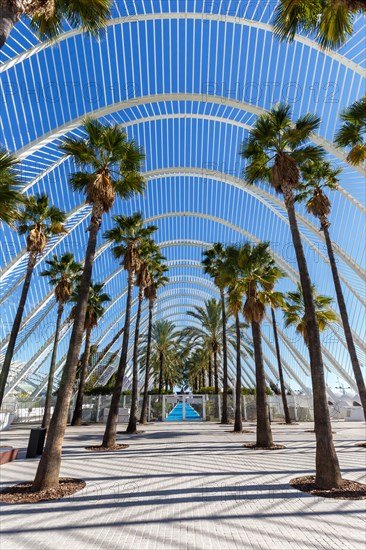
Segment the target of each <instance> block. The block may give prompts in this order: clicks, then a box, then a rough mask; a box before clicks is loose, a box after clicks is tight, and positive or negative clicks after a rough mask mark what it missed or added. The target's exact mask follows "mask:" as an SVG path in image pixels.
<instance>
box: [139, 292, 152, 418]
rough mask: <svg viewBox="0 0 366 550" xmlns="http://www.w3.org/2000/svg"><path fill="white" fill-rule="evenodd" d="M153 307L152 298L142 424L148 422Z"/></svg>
mask: <svg viewBox="0 0 366 550" xmlns="http://www.w3.org/2000/svg"><path fill="white" fill-rule="evenodd" d="M153 307H154V302H153V301H152V300H150V303H149V328H148V332H147V350H146V365H145V386H144V398H143V400H142V407H141V417H140V424H146V423H147V400H148V391H149V379H150V355H151V335H152V319H153Z"/></svg>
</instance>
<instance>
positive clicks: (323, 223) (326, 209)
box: [296, 104, 366, 418]
mask: <svg viewBox="0 0 366 550" xmlns="http://www.w3.org/2000/svg"><path fill="white" fill-rule="evenodd" d="M365 105H366V104H365ZM340 172H341V170H340V169H337V168H333V167H332V166H331V165H330V163H329V162H325V161H323V162H307V163H305V164H304V165H303V166H302V169H301V174H302V179H303V185H301V187H300V188H299V193H298V195H297V197H296V198H297V200H300V201H303V202H305V204H306V208H307V211H308V212H309V213H311V214H313V215H314V216H315V217H316V218H318V220H319V222H320V229H321V231H323V233H324V238H325V243H326V245H327V251H328V257H329V263H330V267H331V270H332V275H333V281H334V286H335V290H336V296H337V302H338V307H339V313H340V315H341V319H342V324H343V329H344V335H345V338H346V342H347V347H348V353H349V356H350V359H351V363H352V368H353V372H354V375H355V379H356V383H357V388H358V392H359V395H360V399H361V403H362V407H363V412H364V416H365V418H366V387H365V381H364V379H363V376H362V371H361V367H360V363H359V360H358V357H357V352H356V347H355V343H354V341H353V335H352V331H351V325H350V322H349V319H348V312H347V307H346V301H345V299H344V295H343V291H342V286H341V281H340V278H339V273H338V268H337V262H336V259H335V256H334V251H333V245H332V241H331V238H330V234H329V226H330V221H329V214H330V210H331V203H330V200H329V198H328V196H327V194H326V191H328V190H329V191H332V190H335V189H337V183H338V180H337V176H338V174H339V173H340Z"/></svg>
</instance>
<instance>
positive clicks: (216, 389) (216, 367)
mask: <svg viewBox="0 0 366 550" xmlns="http://www.w3.org/2000/svg"><path fill="white" fill-rule="evenodd" d="M214 378H215V393H216V395H218V394H219V369H218V365H217V351H214Z"/></svg>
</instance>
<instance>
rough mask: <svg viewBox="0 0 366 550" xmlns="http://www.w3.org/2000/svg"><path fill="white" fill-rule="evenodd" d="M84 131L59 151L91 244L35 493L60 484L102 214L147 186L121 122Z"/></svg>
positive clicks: (86, 125)
mask: <svg viewBox="0 0 366 550" xmlns="http://www.w3.org/2000/svg"><path fill="white" fill-rule="evenodd" d="M83 129H84V132H85V136H84V137H82V138H81V139H77V138H73V137H67V138H65V140H64V142H63V143H62V145H61V150H62V151H63V152H64V153H65V154H66V155H71V156H72V157H73V159H74V160H75V162H76V164H77V165H78V166H79V167H80V168H81V171H79V172H76V173H74V174H72V176H71V185H72V186H73V188H74V189H75V190H76V191H82V192H83V193H84V194H85V197H86V202H87V203H89V204H91V205H92V213H91V221H90V225H89V228H88V231H89V236H88V244H87V248H86V253H85V262H84V270H83V275H82V278H81V282H80V290H79V300H78V303H77V304H76V310H75V319H74V324H73V329H72V333H71V337H70V344H69V349H68V353H67V357H66V362H65V365H64V368H63V371H62V377H61V382H60V391H59V392H58V396H57V401H56V405H55V410H54V413H53V415H52V419H51V422H50V428H49V430H48V436H47V441H46V445H45V448H44V451H43V454H42V457H41V460H40V462H39V465H38V469H37V473H36V477H35V480H34V482H33V490H34V491H39V490H43V489H48V488H51V487H56V486H58V482H59V474H60V467H61V448H62V441H63V438H64V434H65V428H66V424H67V415H68V410H69V406H70V400H71V395H72V391H73V387H74V381H75V375H76V367H77V363H78V358H79V354H80V348H81V344H82V339H83V332H84V320H85V315H86V309H87V303H88V296H89V288H90V281H91V276H92V269H93V263H94V257H95V250H96V245H97V236H98V232H99V229H100V226H101V222H102V217H103V214H105V213H106V212H109V210H110V209H111V208H112V206H113V203H114V199H115V196H116V195H118V196H120V197H121V198H123V199H126V198H127V197H129V196H131V195H132V194H134V193H141V192H142V191H143V189H144V180H143V178H142V176H141V175H140V173H139V170H140V168H141V163H142V160H143V158H144V155H143V153H142V150H141V149H140V147H138V146H137V145H136V144H135V142H134V141H133V140H132V141H128V139H127V135H126V134H125V133H124V131H123V130H122V129H121V127H120V126H118V125H113V126H104V125H103V124H100V123H99V122H97V121H95V120H87V121H86V122H85V123H84V126H83Z"/></svg>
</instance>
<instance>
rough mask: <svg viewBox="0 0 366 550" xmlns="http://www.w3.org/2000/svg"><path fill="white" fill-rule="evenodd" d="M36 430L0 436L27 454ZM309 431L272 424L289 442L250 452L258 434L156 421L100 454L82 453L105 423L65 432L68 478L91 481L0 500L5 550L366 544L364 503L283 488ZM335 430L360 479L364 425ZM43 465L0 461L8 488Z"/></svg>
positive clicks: (308, 456) (354, 548)
mask: <svg viewBox="0 0 366 550" xmlns="http://www.w3.org/2000/svg"><path fill="white" fill-rule="evenodd" d="M246 427H248V426H246ZM29 428H30V427H29V425H28V426H16V427H13V428H12V429H11V430H10V431H9V432H3V433H2V434H1V435H2V444H3V445H12V444H13V445H17V446H21V447H22V448H23V450H24V449H25V447H26V445H27V439H28V435H29ZM310 428H311V425H310V424H301V425H297V426H289V427H287V426H283V425H274V426H273V431H274V436H275V440H276V441H277V442H279V443H284V444H286V445H287V449H286V450H284V451H272V452H263V451H252V450H247V449H243V447H242V444H243V442H248V441H253V440H254V434H245V435H242V436H238V435H234V434H232V433H228V431H227V430H228V428H227V427H224V426H219V425H217V424H213V423H212V424H210V423H206V424H200V425H197V424H188V423H184V424H182V423H181V424H173V423H172V424H159V423H156V424H154V425H150V426H148V428H147V430H146V433H145V434H141V435H137V436H132V437H128V436H124V435H121V436H119V439H120V440H121V441H122V440H128V442H129V444H130V447H129V449H127V450H125V451H122V452H118V453H111V454H103V455H101V454H99V453H89V452H87V451H85V450H84V447H85V446H86V445H88V444H91V443H95V442H99V441H100V440H101V435H102V433H103V426H101V425H90V426H83V427H82V428H68V429H67V433H66V438H65V444H64V460H63V466H62V475H65V476H75V477H81V478H83V479H85V480H86V481H87V486H86V488H85V489H84V490H83V491H81V492H80V493H78V494H76V495H73V496H72V497H69V498H67V499H64V500H62V501H57V502H49V503H38V504H37V505H23V506H20V505H16V506H8V505H3V506H2V514H1V520H0V529H1V550H25V549H29V548H32V549H33V548H34V549H37V550H51V549H52V550H59V549H60V550H63V549H68V550H94V549H103V550H104V549H107V550H113V549H118V550H120V549H122V550H153V549H155V550H170V549H174V550H176V549H177V550H217V549H220V550H221V549H222V550H236V549H238V550H247V549H248V550H250V549H255V550H257V549H258V550H262V549H263V550H267V549H270V550H287V549H291V550H307V549H314V548H316V549H322V550H323V549H324V550H333V549H334V548H345V549H349V550H358V549H361V548H362V549H364V547H365V543H366V538H365V501H335V500H330V499H318V498H314V497H312V496H310V495H304V494H302V493H299V492H297V491H295V490H293V489H292V488H291V487H290V486H289V485H288V481H289V479H291V478H292V477H296V476H297V475H302V474H305V473H310V472H313V464H314V440H315V436H314V434H312V433H306V432H305V430H307V429H310ZM120 429H123V427H122V426H121V427H120ZM334 429H335V431H336V434H335V436H334V437H335V442H336V445H337V451H338V456H339V459H340V463H341V467H342V470H343V472H344V475H345V477H348V478H351V479H355V480H359V481H364V480H365V468H366V452H365V449H362V448H357V447H354V443H355V442H357V441H362V440H364V439H365V425H364V424H360V423H344V422H337V423H334ZM21 456H22V455H21ZM23 456H24V452H23ZM36 466H37V460H26V461H25V460H24V459H23V460H22V459H21V460H18V461H16V462H13V463H10V464H7V465H5V466H2V467H1V471H0V476H1V479H0V482H1V486H5V485H8V484H11V483H17V482H20V481H24V480H29V479H31V478H32V477H33V475H34V472H35V469H36Z"/></svg>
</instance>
